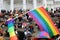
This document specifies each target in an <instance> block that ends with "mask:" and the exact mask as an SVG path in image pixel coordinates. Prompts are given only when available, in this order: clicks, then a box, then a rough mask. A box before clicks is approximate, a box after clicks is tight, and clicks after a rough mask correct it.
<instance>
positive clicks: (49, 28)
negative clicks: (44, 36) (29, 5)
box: [28, 7, 59, 37]
mask: <svg viewBox="0 0 60 40" xmlns="http://www.w3.org/2000/svg"><path fill="white" fill-rule="evenodd" d="M28 14H29V15H30V16H31V17H32V18H33V20H35V22H36V23H37V25H38V26H39V28H40V30H41V31H46V32H48V33H49V35H50V37H52V36H55V35H58V34H59V31H58V29H57V28H56V26H55V25H54V23H53V21H52V19H51V18H50V16H49V15H48V12H47V11H46V10H45V9H44V7H40V8H37V9H34V10H32V11H29V12H28Z"/></svg>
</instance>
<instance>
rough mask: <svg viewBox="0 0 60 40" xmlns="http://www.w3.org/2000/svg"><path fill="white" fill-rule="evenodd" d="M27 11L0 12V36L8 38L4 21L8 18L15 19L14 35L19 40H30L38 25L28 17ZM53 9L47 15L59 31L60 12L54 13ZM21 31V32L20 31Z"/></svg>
mask: <svg viewBox="0 0 60 40" xmlns="http://www.w3.org/2000/svg"><path fill="white" fill-rule="evenodd" d="M28 11H29V10H26V11H24V10H22V9H20V10H17V9H15V10H13V12H12V11H11V10H10V11H7V10H1V12H0V36H3V37H9V32H8V27H7V24H6V21H7V20H8V18H13V19H15V21H14V27H15V33H16V35H17V37H18V39H19V40H25V39H26V40H31V38H32V37H33V36H32V34H33V33H35V30H36V29H38V31H39V28H38V25H37V24H36V23H35V21H34V20H33V19H32V17H31V16H29V15H28V13H27V12H28ZM52 11H53V9H51V11H50V12H49V15H50V16H51V18H52V19H53V21H54V23H55V25H56V26H57V27H58V29H60V25H59V24H60V11H58V10H56V11H54V13H53V12H52ZM20 29H23V30H20Z"/></svg>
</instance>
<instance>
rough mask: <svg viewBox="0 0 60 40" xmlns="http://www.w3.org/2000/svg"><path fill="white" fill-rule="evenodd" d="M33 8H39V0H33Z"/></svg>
mask: <svg viewBox="0 0 60 40" xmlns="http://www.w3.org/2000/svg"><path fill="white" fill-rule="evenodd" d="M33 7H34V8H36V7H37V0H33Z"/></svg>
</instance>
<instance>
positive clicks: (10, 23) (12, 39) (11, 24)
mask: <svg viewBox="0 0 60 40" xmlns="http://www.w3.org/2000/svg"><path fill="white" fill-rule="evenodd" d="M6 23H7V26H8V32H9V34H10V40H17V36H16V34H15V32H14V19H10V20H9V19H8V20H7V22H6Z"/></svg>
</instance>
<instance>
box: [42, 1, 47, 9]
mask: <svg viewBox="0 0 60 40" xmlns="http://www.w3.org/2000/svg"><path fill="white" fill-rule="evenodd" d="M42 4H43V6H44V7H45V8H46V7H47V0H43V2H42Z"/></svg>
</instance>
